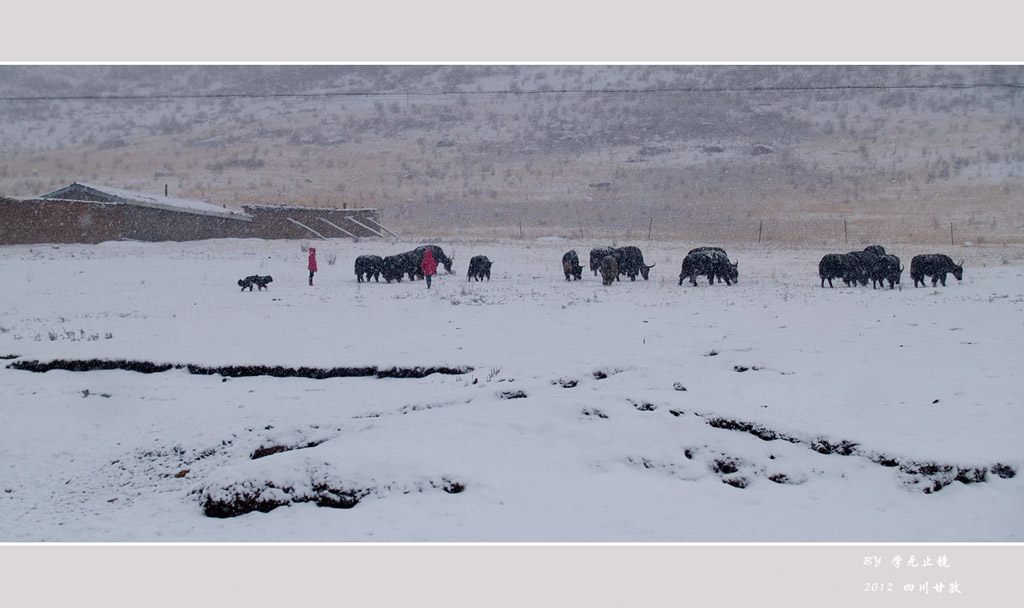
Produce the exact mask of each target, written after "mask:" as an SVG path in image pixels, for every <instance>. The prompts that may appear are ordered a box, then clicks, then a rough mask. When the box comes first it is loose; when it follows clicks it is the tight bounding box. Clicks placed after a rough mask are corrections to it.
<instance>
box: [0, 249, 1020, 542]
mask: <svg viewBox="0 0 1024 608" xmlns="http://www.w3.org/2000/svg"><path fill="white" fill-rule="evenodd" d="M417 244H419V243H413V242H410V243H395V242H388V241H361V242H359V243H352V242H350V241H330V242H328V243H318V244H317V245H318V246H317V249H318V254H319V258H320V259H319V266H320V272H319V273H318V274H317V276H316V280H315V283H316V284H315V286H313V287H310V286H309V285H307V284H306V282H307V272H306V269H305V266H306V254H305V252H304V251H303V244H302V243H299V242H297V241H256V240H241V241H239V240H222V241H203V242H195V243H104V244H101V245H95V246H87V245H81V246H79V245H60V246H53V245H34V246H8V247H3V248H0V284H2V285H3V286H4V287H3V289H2V290H0V356H4V357H6V358H7V360H6V361H3V362H2V363H3V364H2V365H0V380H2V381H0V541H156V542H163V541H189V542H196V541H338V542H356V541H360V542H362V541H371V542H374V541H410V542H421V541H485V542H500V541H524V542H543V541H629V542H634V541H635V542H675V541H681V542H694V541H711V542H727V541H739V542H764V541H794V542H807V541H838V542H859V541H864V542H889V541H892V542H913V541H925V542H932V541H934V542H954V541H1007V542H1020V541H1022V540H1024V518H1022V517H1021V516H1020V514H1021V512H1022V508H1024V476H1022V475H1021V474H1020V473H1021V470H1022V468H1024V442H1022V441H1021V432H1022V430H1024V381H1022V375H1021V374H1022V365H1021V363H1022V361H1024V356H1022V354H1021V353H1024V314H1022V312H1024V264H1022V261H1021V256H1020V252H1019V251H1006V250H997V249H989V250H986V249H983V248H973V249H964V248H956V250H955V251H947V250H944V249H943V248H941V247H910V246H902V247H901V246H895V247H890V248H889V249H891V251H890V252H891V253H895V254H896V255H899V256H900V257H901V258H902V259H903V262H904V264H905V265H907V266H909V262H910V258H911V257H912V256H913V255H914V254H917V253H931V252H945V253H950V254H951V255H953V256H954V257H955V258H959V257H964V256H966V257H968V261H967V264H966V269H965V276H964V280H963V282H961V283H958V282H957V281H956V279H954V278H952V277H950V278H949V281H948V285H947V286H946V287H945V288H943V287H941V286H939V287H936V288H933V287H931V286H930V285H929V286H927V287H924V288H916V289H915V288H914V287H913V286H912V282H911V280H910V278H909V276H908V273H906V272H905V273H904V275H903V279H904V281H903V286H902V289H898V290H893V291H890V290H872V289H871V287H870V286H869V287H867V288H860V287H858V288H848V287H837V288H835V289H828V288H825V289H822V288H821V287H820V286H819V280H818V278H817V261H818V259H819V258H820V257H821V255H823V254H824V253H829V252H830V251H840V252H841V251H848V250H850V249H856V248H859V246H858V247H854V246H837V247H831V248H796V247H788V248H779V247H777V246H776V247H773V246H767V245H766V246H760V245H756V244H734V245H731V246H729V245H727V246H728V249H729V252H730V254H731V257H732V258H733V259H734V260H738V261H739V269H740V282H739V284H737V285H733V286H731V287H728V286H725V285H724V284H718V285H714V286H709V285H708V284H707V283H706V282H701V284H700V285H698V286H697V287H692V286H690V285H689V284H688V283H687V284H684V285H683V286H679V285H678V273H679V265H680V263H681V261H682V258H683V256H684V255H685V253H686V251H687V250H688V249H689V248H691V247H693V246H696V245H705V244H717V243H681V242H658V241H654V242H647V241H644V242H638V243H635V244H637V245H639V246H641V247H642V248H643V250H644V253H645V255H646V258H647V261H648V263H651V262H656V263H657V265H656V266H655V268H653V269H652V270H651V278H650V280H649V281H643V280H637V281H636V282H630V281H629V280H628V279H626V280H623V281H622V282H619V283H616V284H615V285H613V286H611V287H603V286H602V285H601V282H600V279H599V278H598V277H595V276H593V275H592V274H591V273H590V272H589V271H586V270H585V272H584V276H583V280H581V281H573V282H566V281H565V280H564V277H563V275H562V273H561V268H560V260H561V256H562V254H563V253H564V252H565V251H567V250H569V249H576V251H577V252H578V253H579V255H580V258H581V260H582V261H583V263H584V265H586V261H587V260H586V258H587V253H588V252H589V249H590V248H591V247H593V246H597V245H603V244H606V243H598V242H585V241H584V240H583V239H580V240H579V241H571V240H564V239H558V238H549V239H540V240H531V241H512V240H508V241H483V240H469V239H463V240H454V241H439V244H440V245H441V246H442V247H444V248H445V251H446V252H448V253H449V254H452V253H454V255H455V260H456V262H455V271H456V273H455V274H453V275H445V274H442V275H440V276H438V277H437V278H436V279H435V281H434V283H433V288H432V289H430V290H429V291H428V290H427V289H426V286H425V284H424V282H423V281H416V282H412V283H410V282H408V281H405V280H403V281H402V282H401V283H391V284H387V283H385V282H383V281H381V282H380V283H369V284H365V283H364V284H359V283H357V282H356V280H355V276H354V274H353V270H352V267H353V260H354V259H355V257H356V256H357V255H360V254H377V255H389V254H392V253H398V252H401V251H406V250H409V249H412V248H413V247H414V246H415V245H417ZM625 244H629V243H619V245H625ZM883 244H885V243H883ZM478 254H480V255H487V256H488V257H490V258H491V259H492V260H493V261H494V267H493V271H492V278H491V281H490V282H476V281H474V282H467V280H466V276H465V272H466V265H467V263H468V260H469V258H470V257H471V256H473V255H478ZM332 256H336V263H335V264H330V263H329V260H328V258H330V257H332ZM252 274H260V275H266V274H269V275H272V276H273V277H274V282H273V283H271V284H270V286H269V288H268V289H267V290H266V291H253V292H249V291H245V292H240V291H239V288H238V286H237V284H236V281H237V280H238V279H240V278H242V277H244V276H247V275H252ZM57 360H64V361H72V362H73V361H91V360H98V361H100V362H126V363H125V364H124V365H123V367H140V365H139V364H140V363H145V364H162V365H164V366H168V365H169V366H170V368H169V369H167V370H166V371H158V372H154V373H139V372H136V371H128V370H125V369H107V370H95V371H64V370H60V369H53V370H51V371H47V372H45V373H34V372H32V371H26V370H23V369H17V367H18V366H26V365H30V364H31V363H32V362H39V363H42V364H47V363H50V362H53V361H57ZM190 365H191V366H193V368H189V367H188V366H190ZM227 366H234V367H233V368H232V369H233V370H235V372H233V373H228V374H227V375H224V374H222V373H216V371H217V370H221V371H222V372H226V371H227V370H224V369H223V368H225V367H227ZM433 367H438V368H445V369H443V370H442V371H444V372H454V373H432V374H429V375H425V376H424V377H383V378H381V377H377V376H378V375H382V376H388V375H401V373H402V371H403V370H414V369H420V370H422V369H423V368H433ZM198 368H202V370H205V371H211V372H214V373H198V372H200V371H202V370H200V369H198ZM265 368H266V369H269V368H280V369H277V370H276V372H275V373H276V374H277V376H270V375H256V376H246V375H242V374H241V372H246V373H255V372H259V371H263V370H264V369H265ZM336 368H346V369H348V368H351V369H353V370H359V369H362V370H364V371H365V372H366V373H369V374H371V375H367V376H362V377H334V378H326V379H316V378H307V377H280V376H281V375H282V374H289V373H295V374H300V375H301V374H306V375H310V370H335V369H336ZM460 369H461V371H460ZM239 370H240V371H239ZM389 370H390V371H389ZM270 371H274V370H270ZM375 371H376V372H377V374H374V372H375ZM395 371H397V372H398V373H397V374H395V373H393V372H395ZM312 373H314V374H315V372H312ZM264 454H266V455H264ZM253 456H260V457H257V458H253ZM965 481H968V482H971V483H964V482H965ZM936 490H937V491H936ZM278 504H280V505H281V506H277V508H271V507H273V506H275V505H278ZM352 504H354V505H355V506H352V507H351V508H332V507H338V506H351V505H352ZM256 507H259V508H261V509H264V510H267V512H261V511H259V510H256V511H252V512H245V511H247V510H249V509H252V508H256ZM208 513H209V514H210V515H214V514H216V515H231V516H230V517H213V516H210V515H208Z"/></svg>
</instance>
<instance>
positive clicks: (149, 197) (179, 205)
mask: <svg viewBox="0 0 1024 608" xmlns="http://www.w3.org/2000/svg"><path fill="white" fill-rule="evenodd" d="M76 190H78V191H86V192H90V193H91V194H93V195H94V196H100V197H104V198H106V199H108V200H105V201H103V202H109V203H123V204H128V205H138V206H140V207H152V208H155V209H165V210H168V211H178V212H183V213H195V214H199V215H211V216H216V217H226V218H231V219H237V220H246V221H248V220H251V219H252V217H251V216H249V215H247V214H245V213H242V212H241V211H235V210H233V209H228V208H227V207H218V206H217V205H213V204H210V203H206V202H203V201H197V200H192V199H187V198H176V197H173V196H160V195H156V194H145V193H143V192H134V191H132V190H123V189H121V188H110V187H108V186H95V185H91V184H83V183H81V182H75V183H73V184H71V185H70V186H66V187H64V188H61V189H59V190H54V191H53V192H49V193H47V194H43V195H40V196H39V197H38V198H42V199H48V200H75V201H77V200H81V199H78V198H75V197H74V196H73V195H72V194H71V193H72V192H74V191H76Z"/></svg>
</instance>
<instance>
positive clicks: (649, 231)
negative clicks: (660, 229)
mask: <svg viewBox="0 0 1024 608" xmlns="http://www.w3.org/2000/svg"><path fill="white" fill-rule="evenodd" d="M652 228H654V218H653V217H652V218H651V223H650V224H649V225H648V226H647V240H648V241H649V240H651V229H652Z"/></svg>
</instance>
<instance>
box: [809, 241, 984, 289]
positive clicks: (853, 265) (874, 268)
mask: <svg viewBox="0 0 1024 608" xmlns="http://www.w3.org/2000/svg"><path fill="white" fill-rule="evenodd" d="M903 270H904V267H903V265H902V264H901V263H900V259H899V258H898V257H896V256H894V255H891V254H887V253H886V252H885V248H884V247H882V246H881V245H871V246H868V247H865V248H864V250H863V251H851V252H849V253H829V254H826V255H825V256H824V257H823V258H821V261H820V262H818V276H819V277H821V286H822V287H824V286H825V281H828V286H829V287H834V285H832V279H842V280H843V283H845V284H846V285H847V286H851V285H857V284H858V283H859V284H860V285H861V286H865V285H867V284H868V281H871V288H872V289H877V288H878V286H879V285H881V286H882V288H883V289H884V288H885V283H886V282H888V283H889V289H894V288H895V286H896V285H900V277H901V276H902V275H903ZM950 273H952V275H953V276H954V277H956V280H957V281H962V280H963V278H964V266H963V261H961V262H960V263H959V264H956V263H954V262H953V260H952V259H950V257H949V256H948V255H944V254H941V253H925V254H921V255H915V256H914V258H913V259H912V260H910V278H911V279H913V280H914V287H917V285H918V283H920V284H921V286H922V287H925V277H931V279H932V287H935V285H936V284H937V283H940V282H941V283H942V286H943V287H945V286H946V275H948V274H950ZM901 286H902V285H901Z"/></svg>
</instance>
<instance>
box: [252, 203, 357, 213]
mask: <svg viewBox="0 0 1024 608" xmlns="http://www.w3.org/2000/svg"><path fill="white" fill-rule="evenodd" d="M242 208H243V209H249V208H251V209H276V210H281V209H293V210H296V211H318V210H323V211H376V209H375V208H374V207H358V208H357V207H309V206H306V205H260V204H248V203H247V204H245V205H242Z"/></svg>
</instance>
